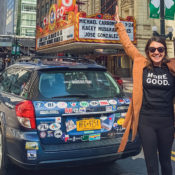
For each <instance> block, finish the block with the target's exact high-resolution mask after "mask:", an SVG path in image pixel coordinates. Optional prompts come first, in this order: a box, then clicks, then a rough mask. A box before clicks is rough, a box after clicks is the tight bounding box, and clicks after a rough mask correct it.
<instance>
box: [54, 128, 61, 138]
mask: <svg viewBox="0 0 175 175" xmlns="http://www.w3.org/2000/svg"><path fill="white" fill-rule="evenodd" d="M62 134H63V133H62V131H61V130H56V131H55V132H54V136H55V137H56V138H61V136H62Z"/></svg>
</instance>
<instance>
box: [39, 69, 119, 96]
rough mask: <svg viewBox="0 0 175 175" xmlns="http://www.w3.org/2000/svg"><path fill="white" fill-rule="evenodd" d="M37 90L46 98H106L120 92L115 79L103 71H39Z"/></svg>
mask: <svg viewBox="0 0 175 175" xmlns="http://www.w3.org/2000/svg"><path fill="white" fill-rule="evenodd" d="M39 92H40V94H41V95H42V96H44V97H46V98H62V97H76V96H77V97H83V96H85V97H86V96H87V97H90V98H107V97H115V96H118V95H120V94H121V90H120V88H119V87H118V85H117V83H116V82H115V80H114V79H113V78H112V77H111V75H110V74H109V73H108V72H105V71H92V70H90V71H88V70H72V71H69V70H66V71H50V70H49V71H41V73H40V78H39Z"/></svg>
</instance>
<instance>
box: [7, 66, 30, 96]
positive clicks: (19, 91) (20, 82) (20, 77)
mask: <svg viewBox="0 0 175 175" xmlns="http://www.w3.org/2000/svg"><path fill="white" fill-rule="evenodd" d="M30 75H31V72H29V71H27V70H24V69H19V70H18V71H17V72H16V77H17V79H16V81H15V82H14V81H12V84H11V87H10V93H13V94H15V95H19V96H22V97H26V96H27V94H26V89H25V87H26V85H27V83H28V81H29V79H30Z"/></svg>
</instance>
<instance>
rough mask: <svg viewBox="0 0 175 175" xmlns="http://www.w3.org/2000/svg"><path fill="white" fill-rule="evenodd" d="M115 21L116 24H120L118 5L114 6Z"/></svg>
mask: <svg viewBox="0 0 175 175" xmlns="http://www.w3.org/2000/svg"><path fill="white" fill-rule="evenodd" d="M115 20H116V22H117V23H119V22H120V18H119V13H118V5H116V7H115Z"/></svg>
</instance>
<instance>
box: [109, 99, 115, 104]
mask: <svg viewBox="0 0 175 175" xmlns="http://www.w3.org/2000/svg"><path fill="white" fill-rule="evenodd" d="M109 103H110V104H111V105H116V104H117V101H116V100H109Z"/></svg>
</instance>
